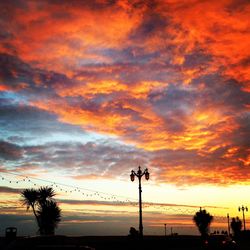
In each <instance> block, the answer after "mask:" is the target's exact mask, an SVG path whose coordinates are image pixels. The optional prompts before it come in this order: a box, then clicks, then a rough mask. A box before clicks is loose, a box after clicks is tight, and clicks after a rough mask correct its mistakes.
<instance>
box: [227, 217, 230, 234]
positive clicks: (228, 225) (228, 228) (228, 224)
mask: <svg viewBox="0 0 250 250" xmlns="http://www.w3.org/2000/svg"><path fill="white" fill-rule="evenodd" d="M229 218H230V217H229V214H227V230H228V236H230V223H229Z"/></svg>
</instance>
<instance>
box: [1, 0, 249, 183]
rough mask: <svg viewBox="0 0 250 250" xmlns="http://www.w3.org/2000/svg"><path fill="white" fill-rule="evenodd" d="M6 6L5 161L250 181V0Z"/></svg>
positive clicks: (77, 172)
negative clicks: (135, 168)
mask: <svg viewBox="0 0 250 250" xmlns="http://www.w3.org/2000/svg"><path fill="white" fill-rule="evenodd" d="M0 9H1V10H0V14H1V21H0V30H1V31H0V37H1V45H0V53H1V54H0V66H1V67H0V114H1V119H0V126H1V132H0V135H1V139H2V140H1V143H0V144H1V145H0V151H1V152H0V156H1V158H2V159H4V161H5V162H1V165H2V166H3V167H4V168H5V169H12V170H13V169H14V168H16V169H19V170H20V169H23V170H25V169H26V170H27V169H28V168H36V169H41V171H42V170H44V169H46V171H49V170H50V169H54V170H55V169H57V170H59V171H60V169H61V171H65V172H64V173H66V172H67V173H69V172H70V173H71V176H72V178H74V179H77V180H80V179H82V180H83V179H86V178H88V179H90V178H93V179H95V178H100V177H101V178H107V179H110V178H115V177H118V178H123V176H126V175H127V172H128V169H131V166H134V165H138V164H141V165H143V166H148V167H150V168H151V169H154V171H155V173H157V174H155V175H154V174H153V180H156V181H159V182H161V183H172V184H177V185H184V186H185V185H195V184H202V183H205V184H212V185H214V184H218V185H229V184H237V183H238V184H244V183H246V184H247V183H249V181H250V172H249V164H250V151H249V146H250V145H249V141H248V138H249V136H250V134H249V131H250V130H249V119H250V115H249V107H250V103H249V100H250V91H249V90H250V87H249V86H250V85H249V82H250V75H249V72H250V69H249V65H250V63H249V61H250V60H249V58H250V53H249V47H250V44H249V41H250V34H249V28H250V27H249V21H248V15H249V11H250V4H249V2H248V1H234V0H232V1H228V0H223V1H215V0H214V1H197V0H192V1H189V2H186V1H180V0H174V1H173V0H171V1H170V0H169V1H156V0H155V1H137V0H135V1H99V0H95V1H70V2H68V1H53V2H51V1H42V2H39V3H37V2H34V1H22V0H20V1H8V2H2V3H1V4H0ZM13 161H16V162H15V163H16V164H15V167H14V166H13ZM69 166H70V167H69ZM96 172H98V173H99V176H97V174H96Z"/></svg>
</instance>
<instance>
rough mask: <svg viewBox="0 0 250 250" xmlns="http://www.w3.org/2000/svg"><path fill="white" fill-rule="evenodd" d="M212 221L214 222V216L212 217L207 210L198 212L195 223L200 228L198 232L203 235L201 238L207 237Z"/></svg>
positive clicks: (194, 218) (194, 219)
mask: <svg viewBox="0 0 250 250" xmlns="http://www.w3.org/2000/svg"><path fill="white" fill-rule="evenodd" d="M212 220H213V216H212V215H210V214H209V213H208V212H207V211H206V210H205V209H204V210H202V209H201V208H200V211H198V212H197V213H196V214H195V215H194V217H193V221H194V222H195V224H196V226H197V227H198V230H199V232H200V233H201V236H202V237H203V238H205V237H207V235H208V232H209V227H210V224H211V222H212Z"/></svg>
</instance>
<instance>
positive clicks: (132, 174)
mask: <svg viewBox="0 0 250 250" xmlns="http://www.w3.org/2000/svg"><path fill="white" fill-rule="evenodd" d="M130 180H131V181H134V180H135V174H134V171H133V170H132V171H131V174H130Z"/></svg>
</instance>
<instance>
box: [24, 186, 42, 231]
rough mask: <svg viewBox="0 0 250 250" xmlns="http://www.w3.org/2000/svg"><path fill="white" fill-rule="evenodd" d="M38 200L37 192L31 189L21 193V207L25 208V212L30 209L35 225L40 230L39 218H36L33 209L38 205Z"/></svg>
mask: <svg viewBox="0 0 250 250" xmlns="http://www.w3.org/2000/svg"><path fill="white" fill-rule="evenodd" d="M38 198H39V194H38V191H37V190H35V189H33V188H30V189H24V190H23V191H22V192H21V201H22V202H23V205H25V206H26V208H27V210H29V208H30V207H31V208H32V211H33V214H34V216H35V218H36V222H37V225H38V227H39V228H40V223H39V218H38V216H37V212H36V209H35V208H36V207H37V205H38Z"/></svg>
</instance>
